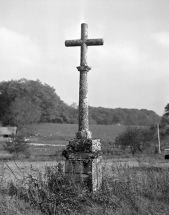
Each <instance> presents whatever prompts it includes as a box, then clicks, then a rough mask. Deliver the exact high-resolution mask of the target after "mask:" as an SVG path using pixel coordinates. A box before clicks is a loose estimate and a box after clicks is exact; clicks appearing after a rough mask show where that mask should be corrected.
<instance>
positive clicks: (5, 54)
mask: <svg viewBox="0 0 169 215" xmlns="http://www.w3.org/2000/svg"><path fill="white" fill-rule="evenodd" d="M0 47H1V48H0V66H1V69H3V70H4V71H6V70H7V69H8V70H10V69H11V70H13V71H15V70H16V71H19V70H20V69H23V68H27V67H34V66H38V64H39V62H40V60H41V52H40V49H39V47H38V45H37V44H36V43H35V42H34V41H32V40H31V39H30V38H29V37H28V36H27V35H21V34H19V33H17V32H14V31H11V30H9V29H7V28H5V27H1V28H0Z"/></svg>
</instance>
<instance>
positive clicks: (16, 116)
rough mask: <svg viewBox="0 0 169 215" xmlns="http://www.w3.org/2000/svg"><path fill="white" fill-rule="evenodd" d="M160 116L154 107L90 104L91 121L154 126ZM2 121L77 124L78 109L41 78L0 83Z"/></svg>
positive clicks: (17, 124)
mask: <svg viewBox="0 0 169 215" xmlns="http://www.w3.org/2000/svg"><path fill="white" fill-rule="evenodd" d="M159 120H160V117H159V116H158V115H157V114H156V113H155V112H154V111H151V110H146V109H141V110H138V109H126V108H116V109H111V108H103V107H89V122H90V124H107V125H110V124H123V125H141V126H145V125H151V124H156V123H158V122H159ZM0 122H1V124H2V125H4V126H5V125H11V126H13V125H15V126H18V127H21V126H23V125H26V124H33V123H46V122H48V123H71V124H75V123H78V108H75V107H74V106H73V105H72V106H69V105H67V104H66V103H65V102H64V101H62V100H61V99H60V97H59V96H58V95H57V94H56V92H55V89H54V88H53V87H51V86H49V85H47V84H43V83H41V82H40V81H39V80H36V81H34V80H27V79H20V80H10V81H3V82H0Z"/></svg>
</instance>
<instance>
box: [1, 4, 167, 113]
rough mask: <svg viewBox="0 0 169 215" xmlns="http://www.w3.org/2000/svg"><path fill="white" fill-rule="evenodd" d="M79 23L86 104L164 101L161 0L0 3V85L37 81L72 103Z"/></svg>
mask: <svg viewBox="0 0 169 215" xmlns="http://www.w3.org/2000/svg"><path fill="white" fill-rule="evenodd" d="M81 23H87V24H88V37H89V39H94V38H103V39H104V45H103V46H95V47H94V46H90V47H89V48H88V60H87V62H88V65H89V66H90V67H92V70H90V71H89V73H88V80H89V81H88V82H89V105H90V106H95V107H98V106H101V107H109V108H118V107H121V108H137V109H143V108H144V109H148V110H154V111H155V112H156V113H158V114H159V115H162V114H163V112H164V107H165V106H166V104H167V103H169V72H168V71H169V0H15V1H14V0H0V82H1V81H4V80H5V81H7V80H11V79H14V80H18V79H21V78H26V79H29V80H37V79H39V80H40V81H41V82H42V83H47V84H49V85H50V86H52V87H54V88H55V90H56V93H57V94H58V96H60V98H61V99H62V100H63V101H64V102H66V103H67V104H71V103H73V102H76V103H78V88H79V72H78V70H77V69H76V67H77V66H79V65H80V47H65V40H69V39H80V31H81Z"/></svg>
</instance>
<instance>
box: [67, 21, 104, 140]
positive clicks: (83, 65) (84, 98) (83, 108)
mask: <svg viewBox="0 0 169 215" xmlns="http://www.w3.org/2000/svg"><path fill="white" fill-rule="evenodd" d="M103 43H104V41H103V39H88V25H87V24H86V23H82V24H81V39H78V40H66V41H65V46H67V47H71V46H80V47H81V53H80V66H78V67H77V69H78V70H79V71H80V84H79V128H78V132H79V133H78V132H77V134H76V138H79V139H82V138H83V139H88V138H92V136H91V135H90V134H89V123H88V83H87V72H88V71H89V70H90V69H91V68H90V67H89V66H88V65H87V47H88V46H96V45H103ZM85 131H86V132H85Z"/></svg>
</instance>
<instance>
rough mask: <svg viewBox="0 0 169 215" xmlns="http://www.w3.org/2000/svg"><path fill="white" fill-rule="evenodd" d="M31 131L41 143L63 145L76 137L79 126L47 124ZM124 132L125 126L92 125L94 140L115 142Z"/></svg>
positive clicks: (33, 127)
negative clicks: (58, 143)
mask: <svg viewBox="0 0 169 215" xmlns="http://www.w3.org/2000/svg"><path fill="white" fill-rule="evenodd" d="M31 130H32V131H33V132H34V133H35V135H36V137H37V139H39V141H44V142H45V141H46V142H48V141H50V142H55V141H56V142H60V143H62V142H65V141H68V140H70V139H72V138H74V137H75V133H76V132H77V131H78V125H76V124H56V123H45V124H38V125H33V126H32V128H31ZM124 130H125V126H124V125H121V126H118V125H90V131H91V132H92V137H93V138H94V139H95V138H96V139H97V138H98V139H101V140H111V141H114V140H115V138H116V136H117V135H118V134H119V133H121V132H123V131H124Z"/></svg>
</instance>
